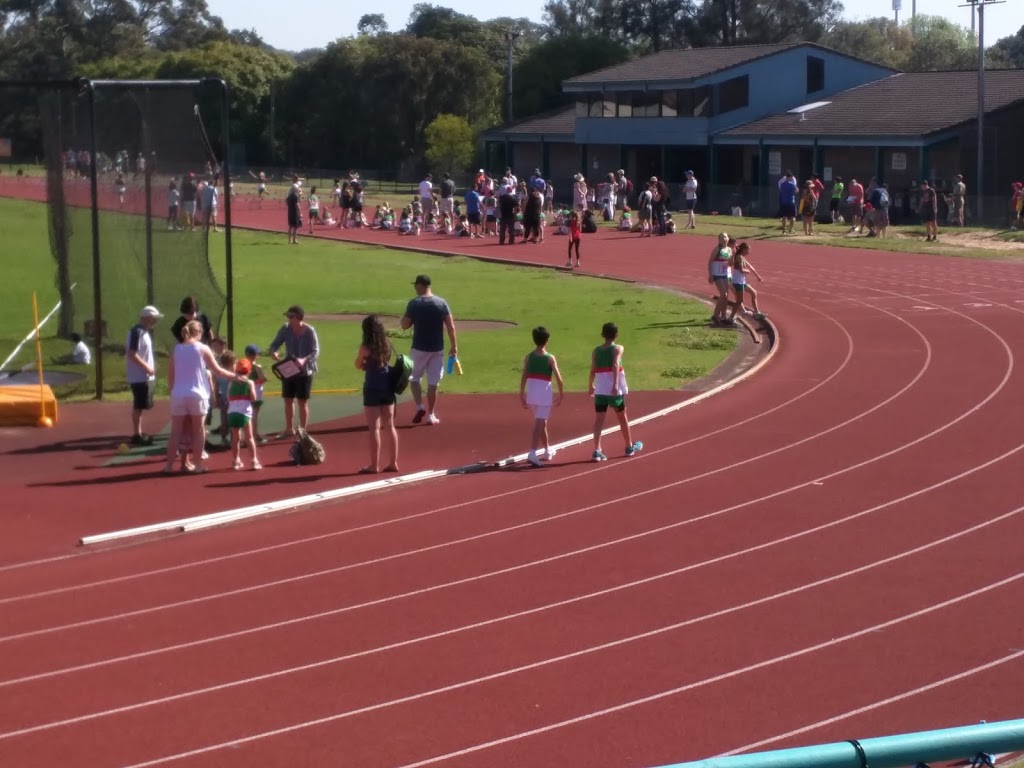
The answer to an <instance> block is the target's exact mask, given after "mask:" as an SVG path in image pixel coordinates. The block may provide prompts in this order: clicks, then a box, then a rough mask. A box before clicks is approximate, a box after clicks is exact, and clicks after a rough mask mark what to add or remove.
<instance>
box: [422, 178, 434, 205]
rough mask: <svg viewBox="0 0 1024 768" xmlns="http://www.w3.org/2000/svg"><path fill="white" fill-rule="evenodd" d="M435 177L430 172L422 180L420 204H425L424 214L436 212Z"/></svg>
mask: <svg viewBox="0 0 1024 768" xmlns="http://www.w3.org/2000/svg"><path fill="white" fill-rule="evenodd" d="M433 179H434V177H433V176H431V175H430V174H429V173H428V174H427V175H426V176H424V177H423V181H421V182H420V205H422V206H423V215H424V216H429V215H430V214H432V213H433V212H434V184H433Z"/></svg>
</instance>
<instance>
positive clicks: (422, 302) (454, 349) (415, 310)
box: [402, 275, 459, 425]
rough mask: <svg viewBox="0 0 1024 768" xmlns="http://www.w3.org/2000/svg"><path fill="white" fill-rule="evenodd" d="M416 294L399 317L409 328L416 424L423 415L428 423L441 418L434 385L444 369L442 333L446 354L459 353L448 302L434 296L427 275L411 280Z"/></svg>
mask: <svg viewBox="0 0 1024 768" xmlns="http://www.w3.org/2000/svg"><path fill="white" fill-rule="evenodd" d="M413 286H415V288H416V298H415V299H412V300H411V301H410V302H409V304H408V306H406V308H405V315H404V316H403V317H402V329H403V330H408V329H410V328H412V349H411V351H410V356H411V357H412V378H410V380H409V389H410V391H411V392H412V399H413V400H415V401H416V415H415V416H413V418H412V421H413V424H419V423H420V422H421V421H423V418H424V417H426V419H427V423H428V424H431V425H433V424H439V423H440V421H441V420H440V419H438V418H437V415H436V414H435V413H434V409H435V406H436V404H437V385H438V384H440V383H441V374H442V372H443V369H444V333H445V331H447V332H448V341H449V348H448V354H449V355H452V356H456V355H458V352H459V349H458V345H457V344H456V342H455V320H454V319H452V312H451V309H449V307H448V302H446V301H445V300H444V299H442V298H441V297H440V296H435V295H434V294H433V293H432V292H431V290H430V277H429V276H428V275H417V276H416V280H415V282H414V283H413ZM424 374H426V376H427V405H426V406H424V405H423V390H422V387H421V384H420V380H421V379H422V378H423V375H424Z"/></svg>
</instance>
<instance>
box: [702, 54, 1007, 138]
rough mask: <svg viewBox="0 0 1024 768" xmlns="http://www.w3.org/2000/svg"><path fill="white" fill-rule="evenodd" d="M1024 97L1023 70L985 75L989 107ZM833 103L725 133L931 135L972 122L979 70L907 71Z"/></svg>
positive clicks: (832, 99) (845, 93)
mask: <svg viewBox="0 0 1024 768" xmlns="http://www.w3.org/2000/svg"><path fill="white" fill-rule="evenodd" d="M1017 101H1024V70H1022V69H1004V70H991V71H989V72H987V73H986V75H985V111H986V112H992V111H995V110H997V109H1002V108H1003V107H1007V106H1009V105H1011V104H1013V103H1015V102H1017ZM828 102H829V103H828V104H825V105H823V106H820V107H815V108H814V109H810V110H807V111H806V112H804V113H803V118H804V119H801V117H802V116H801V115H800V114H791V113H782V114H777V115H772V116H770V117H764V118H761V119H760V120H755V121H753V122H750V123H747V124H745V125H741V126H738V127H736V128H732V129H730V130H727V131H724V132H722V133H721V134H720V135H722V136H849V137H855V136H857V137H860V136H863V137H875V136H927V135H928V134H931V133H936V132H939V131H943V130H946V129H949V128H952V127H954V126H957V125H961V124H963V123H966V122H969V121H971V120H973V119H974V118H975V117H976V116H977V111H978V73H977V72H972V71H965V72H904V73H901V74H896V75H890V76H889V77H885V78H883V79H881V80H876V81H874V82H872V83H867V84H866V85H861V86H858V87H857V88H851V89H850V90H848V91H843V92H841V93H837V94H835V95H833V96H831V97H829V99H828Z"/></svg>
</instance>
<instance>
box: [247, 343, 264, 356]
mask: <svg viewBox="0 0 1024 768" xmlns="http://www.w3.org/2000/svg"><path fill="white" fill-rule="evenodd" d="M245 354H247V355H260V354H263V353H262V352H260V348H259V346H257V345H256V344H249V345H248V346H246V348H245Z"/></svg>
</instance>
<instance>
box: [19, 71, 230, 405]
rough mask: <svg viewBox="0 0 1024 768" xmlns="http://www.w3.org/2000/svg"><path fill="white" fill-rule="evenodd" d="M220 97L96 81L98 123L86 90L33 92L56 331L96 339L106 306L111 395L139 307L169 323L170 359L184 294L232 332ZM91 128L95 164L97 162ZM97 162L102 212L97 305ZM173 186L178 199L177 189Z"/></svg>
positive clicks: (187, 88)
mask: <svg viewBox="0 0 1024 768" xmlns="http://www.w3.org/2000/svg"><path fill="white" fill-rule="evenodd" d="M2 90H3V88H2V86H0V92H2ZM212 91H213V89H212V88H211V87H209V86H206V85H199V84H195V85H190V84H182V85H174V86H170V87H169V86H167V85H166V84H165V85H161V86H158V87H154V86H147V85H146V84H134V83H133V84H117V83H112V84H107V83H97V84H95V86H94V91H93V104H94V108H93V109H94V111H93V112H92V114H90V99H89V94H88V91H87V90H85V89H84V88H69V87H42V88H37V89H36V93H37V96H38V98H37V102H38V115H39V118H40V119H39V122H40V124H41V131H40V133H41V136H40V139H39V140H40V147H41V151H42V156H43V157H42V161H43V162H44V164H45V168H46V181H45V189H46V201H47V204H48V214H49V225H50V243H51V251H52V253H53V256H54V259H55V262H56V264H55V279H56V282H57V285H58V288H59V289H60V295H61V297H62V301H63V305H62V308H61V314H60V321H59V328H60V333H61V335H62V336H67V335H68V334H70V333H71V332H73V331H77V332H79V333H81V334H82V335H83V336H86V337H87V338H90V339H94V338H95V334H96V324H95V323H94V318H95V317H96V315H97V302H98V305H99V316H100V318H101V323H100V325H99V328H100V331H101V333H102V336H103V343H102V348H103V351H104V352H105V353H107V354H106V357H107V363H106V365H104V382H103V388H104V389H105V390H106V389H109V388H110V387H111V386H114V385H115V383H116V382H117V381H119V380H123V364H122V363H121V360H120V359H119V355H121V354H123V351H124V344H125V339H126V337H127V334H128V331H129V329H130V328H131V327H132V325H134V324H135V323H136V322H137V320H138V317H139V312H140V310H141V309H142V307H143V306H145V305H147V304H154V305H156V306H157V307H158V308H159V309H160V310H161V311H162V312H163V313H164V314H165V315H166V316H167V323H166V324H165V326H164V327H163V328H162V329H161V330H158V331H157V332H156V333H155V334H154V341H155V342H156V346H157V348H158V350H161V351H163V352H167V351H168V350H169V349H170V348H171V346H172V344H173V340H172V339H171V336H170V333H169V332H167V330H166V328H167V327H168V326H169V325H170V322H171V321H173V319H174V318H175V317H177V315H178V306H179V304H180V303H181V300H182V298H183V297H185V296H189V295H191V296H195V297H196V298H197V299H198V301H199V305H200V307H201V308H202V310H203V311H204V312H205V313H206V315H207V316H208V317H209V318H210V320H211V321H212V322H213V324H214V327H215V329H217V330H219V331H223V330H224V329H223V328H221V327H220V326H221V325H222V322H221V321H222V320H223V319H224V314H225V306H226V299H225V294H224V291H223V290H222V289H221V286H220V284H219V281H218V277H217V275H223V274H224V269H225V267H224V254H225V237H226V233H225V232H224V205H225V203H224V187H223V182H224V178H223V175H222V174H220V173H219V170H220V169H219V161H220V159H221V158H222V157H223V152H222V147H221V144H220V142H219V141H218V137H219V136H220V132H221V127H222V126H223V125H224V121H225V120H226V119H227V116H226V115H224V114H222V113H221V107H220V104H221V100H220V98H219V94H217V93H213V92H212ZM92 126H95V149H96V155H95V159H93V157H92V156H91V154H90V148H91V147H92V146H93V134H92ZM93 162H95V164H96V170H97V189H96V193H97V194H96V199H97V201H98V203H99V228H98V234H99V277H100V291H99V294H98V296H97V295H96V292H95V284H94V260H93V225H92V211H91V205H92V196H93V195H92V185H91V182H90V165H91V163H93ZM172 181H173V183H174V186H175V188H176V190H177V192H176V194H172V193H171V191H170V185H171V183H172ZM203 185H212V186H213V187H214V188H215V189H216V191H217V216H216V226H217V227H218V228H219V229H220V230H221V231H220V232H214V231H213V229H212V228H211V227H210V226H208V222H207V221H206V219H205V217H204V216H203V211H204V208H205V206H204V205H203V202H204V192H203V190H202V187H203ZM190 186H191V187H192V190H195V191H194V196H193V192H192V190H190ZM206 194H209V193H206ZM189 198H191V199H192V201H193V203H194V211H193V210H191V209H192V207H193V206H192V205H189ZM175 199H176V200H177V203H178V211H177V216H171V215H170V211H169V205H170V203H172V202H174V201H175ZM72 285H74V286H75V288H74V290H73V291H72V290H71V286H72Z"/></svg>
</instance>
